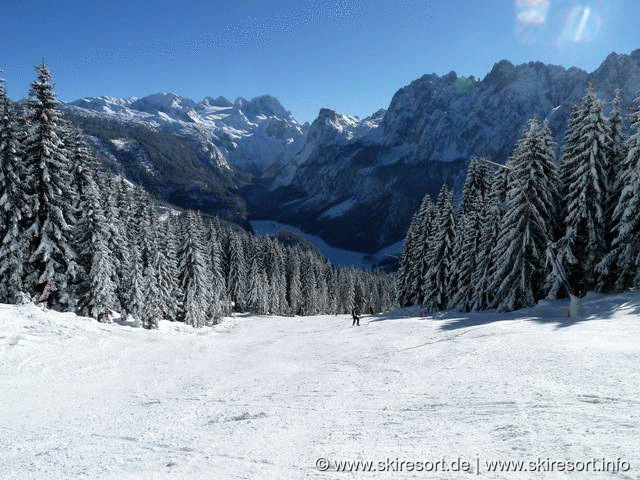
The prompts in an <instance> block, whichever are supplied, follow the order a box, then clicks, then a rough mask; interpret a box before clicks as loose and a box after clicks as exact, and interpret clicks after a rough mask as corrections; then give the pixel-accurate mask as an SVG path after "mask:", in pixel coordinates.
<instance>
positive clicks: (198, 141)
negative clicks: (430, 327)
mask: <svg viewBox="0 0 640 480" xmlns="http://www.w3.org/2000/svg"><path fill="white" fill-rule="evenodd" d="M589 84H591V85H593V87H594V89H595V91H596V93H597V94H598V96H599V97H600V98H602V99H603V100H605V102H609V101H611V99H612V98H613V97H614V95H615V91H616V89H620V90H621V91H622V98H623V111H624V112H625V113H627V112H628V111H629V107H630V105H631V102H632V100H633V99H634V98H635V97H636V96H637V93H638V91H640V50H636V51H634V52H632V53H630V54H611V55H609V56H608V57H607V58H606V59H605V60H604V61H603V63H602V65H601V66H600V67H599V68H598V69H597V70H596V71H595V72H593V73H587V72H585V71H583V70H580V69H578V68H569V69H566V68H564V67H561V66H555V65H545V64H543V63H541V62H529V63H526V64H522V65H513V64H512V63H511V62H509V61H506V60H502V61H500V62H498V63H496V64H495V66H494V67H493V69H492V70H491V71H490V72H489V74H487V75H486V76H485V77H484V78H483V79H476V78H474V77H464V76H459V75H457V74H456V73H455V72H450V73H449V74H447V75H443V76H439V75H436V74H429V75H424V76H422V77H421V78H419V79H416V80H415V81H413V82H411V83H410V84H409V85H407V86H405V87H403V88H401V89H399V90H398V91H397V92H396V94H395V95H394V96H393V98H392V100H391V102H390V105H389V106H388V108H387V110H380V111H378V112H376V113H375V114H373V115H372V116H370V117H367V118H365V119H358V118H357V117H354V116H351V115H347V114H341V113H338V112H335V111H333V110H330V109H326V108H323V109H321V110H320V112H319V115H318V117H317V118H316V119H315V120H314V122H312V124H311V125H308V124H304V125H301V124H300V123H298V122H297V121H296V120H295V119H294V118H293V116H292V115H291V114H290V113H289V112H288V111H287V110H286V109H285V108H284V107H283V106H282V105H281V104H280V102H278V100H277V99H275V98H274V97H271V96H262V97H257V98H255V99H253V100H246V99H243V98H239V99H237V100H236V101H234V102H231V101H229V100H228V99H226V98H224V97H219V98H216V99H214V98H211V97H207V98H205V99H203V100H202V101H200V102H194V101H192V100H188V99H184V98H182V97H179V96H177V95H175V94H168V93H164V94H155V95H150V96H148V97H144V98H141V99H140V98H131V99H114V98H111V97H100V98H97V99H83V100H79V101H76V102H73V103H72V104H70V105H66V106H65V107H64V108H65V111H66V112H67V114H68V116H69V117H70V118H71V119H72V120H74V121H77V123H79V124H80V126H82V127H83V128H84V129H85V132H86V133H88V134H89V135H91V136H93V137H94V139H96V141H94V144H97V145H98V146H99V147H101V148H102V149H103V150H104V151H105V152H106V154H107V156H109V155H111V156H112V157H113V158H115V159H116V160H117V161H120V162H121V163H122V160H123V157H124V162H125V163H126V168H125V169H124V170H125V173H127V175H128V176H130V177H131V176H132V175H130V174H129V173H128V172H129V171H134V173H135V175H133V176H134V177H135V176H136V175H137V176H138V177H141V178H143V179H144V180H145V181H146V182H147V183H153V184H154V185H157V187H156V189H157V191H159V192H164V191H167V190H171V185H172V184H173V182H175V176H173V177H172V176H171V175H167V174H165V173H164V170H165V167H164V166H162V165H161V166H158V165H157V163H158V162H157V161H156V160H155V159H154V157H156V156H162V157H166V158H165V159H164V160H165V163H171V164H172V168H173V169H175V170H176V171H179V170H180V167H181V165H183V164H185V163H187V164H188V163H189V162H188V161H185V160H183V158H179V157H178V156H177V155H176V152H175V151H174V150H175V148H174V145H168V143H169V142H171V141H173V142H176V143H180V144H181V145H183V146H186V147H187V148H188V150H189V154H190V156H191V157H194V161H198V162H200V163H202V165H203V166H204V168H205V169H204V171H205V178H200V179H199V180H202V181H204V182H205V183H214V184H216V185H222V187H220V188H218V189H209V190H208V193H207V194H208V195H214V196H215V195H218V196H219V195H222V198H233V199H234V202H233V204H234V205H235V206H230V207H229V208H228V209H227V210H228V211H231V210H233V209H234V208H237V205H241V208H240V210H241V211H240V212H239V213H237V214H236V215H235V216H236V217H240V218H243V219H244V218H247V216H248V217H251V218H253V219H271V220H276V221H279V222H281V223H286V224H292V225H296V226H298V227H300V228H302V229H303V230H305V231H307V232H309V233H311V234H316V235H319V236H321V237H322V238H323V239H324V240H326V241H328V242H329V243H330V244H332V245H335V246H339V247H342V248H346V249H350V250H359V251H367V252H370V253H371V252H375V251H377V250H379V249H380V248H382V247H384V246H386V245H390V244H393V243H395V242H397V241H399V240H400V239H402V238H403V235H404V232H405V231H406V228H407V226H408V223H409V219H410V217H411V215H412V214H413V212H415V211H416V210H417V208H418V205H419V202H420V200H421V199H422V197H423V196H424V195H425V194H426V193H429V194H431V195H432V196H435V194H436V193H437V191H438V190H439V188H440V186H441V184H442V183H443V182H446V183H448V184H449V185H451V186H452V187H453V188H454V189H455V190H458V191H459V189H460V187H461V185H462V180H463V178H464V172H465V168H466V165H467V162H468V160H469V158H470V157H471V156H474V155H483V156H488V157H489V158H491V159H492V160H493V161H496V162H504V161H505V160H506V159H507V158H508V157H509V155H510V154H511V153H512V151H513V148H514V145H515V143H516V141H517V139H518V137H519V135H520V133H521V129H522V128H523V126H524V125H525V123H526V121H527V120H529V119H530V118H531V117H533V116H536V115H537V116H538V117H539V118H542V119H547V120H548V121H549V124H550V126H551V129H552V132H553V134H554V139H555V141H556V144H557V146H558V153H559V147H560V146H561V144H562V140H563V137H564V132H565V129H566V125H567V120H568V118H569V113H570V111H571V108H572V106H573V105H574V104H575V103H576V102H577V101H578V100H579V99H580V98H581V96H582V94H583V93H584V90H585V88H586V86H587V85H589ZM106 125H108V127H106ZM131 125H136V126H137V128H138V130H139V131H138V132H137V133H136V135H135V140H136V141H135V143H130V144H128V148H129V149H130V150H135V152H136V155H135V156H132V155H128V156H127V152H123V151H121V150H119V151H117V150H116V149H115V148H114V145H113V143H112V142H111V141H108V142H106V144H105V142H104V141H100V140H101V139H102V140H104V139H105V138H107V139H108V140H113V139H116V140H123V139H126V138H127V137H128V136H129V135H130V134H131ZM114 129H116V130H118V129H121V130H123V131H122V132H121V134H118V135H117V136H113V133H112V130H114ZM140 129H144V131H140ZM158 136H161V137H163V138H161V139H158V138H157V137H158ZM183 156H184V155H183ZM132 157H135V158H132ZM143 159H144V160H145V161H144V162H143V161H142V160H143ZM141 165H146V166H147V167H149V166H151V169H149V168H142V167H141ZM206 169H209V171H207V170H206ZM149 171H152V172H155V173H154V175H155V176H154V177H153V178H152V179H150V178H149V176H150V175H151V174H150V173H148V172H149ZM209 175H211V176H213V177H214V178H213V179H211V180H209V179H207V178H206V177H207V176H209ZM165 177H166V178H165ZM134 179H135V180H138V179H137V178H134ZM143 183H144V182H143ZM211 190H213V191H211ZM221 192H222V193H221ZM164 196H165V197H169V199H171V198H173V197H172V196H171V195H164ZM189 196H190V195H189V193H188V192H184V193H181V194H180V195H179V197H180V199H181V201H182V202H183V204H182V206H184V205H189V202H191V200H190V198H189ZM225 196H226V197H225ZM207 201H208V202H209V203H213V204H215V203H216V202H211V201H209V200H207ZM196 205H197V203H196Z"/></svg>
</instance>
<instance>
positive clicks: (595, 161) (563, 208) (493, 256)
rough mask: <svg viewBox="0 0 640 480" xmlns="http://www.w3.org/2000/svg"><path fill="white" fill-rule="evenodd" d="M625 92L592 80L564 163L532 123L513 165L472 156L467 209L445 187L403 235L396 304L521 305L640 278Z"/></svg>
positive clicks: (636, 140) (638, 131)
mask: <svg viewBox="0 0 640 480" xmlns="http://www.w3.org/2000/svg"><path fill="white" fill-rule="evenodd" d="M620 103H621V102H620V96H619V95H617V96H616V99H615V100H614V102H613V105H612V106H611V107H610V108H609V113H608V115H607V114H606V113H605V105H604V104H603V102H602V101H601V100H600V99H599V98H598V97H597V95H596V94H595V93H594V91H593V90H592V89H591V88H589V89H588V90H587V92H586V93H585V95H584V97H583V98H582V100H581V101H580V102H579V103H578V104H577V105H575V106H574V108H573V110H572V114H571V117H570V121H569V125H568V130H567V134H566V137H565V140H564V145H563V149H562V155H561V158H560V161H559V162H558V161H557V159H556V153H555V152H556V146H555V145H554V142H553V139H552V135H551V131H550V129H549V126H548V124H547V122H546V121H541V120H539V119H538V118H533V119H531V120H530V121H529V122H528V123H527V125H526V126H525V128H524V129H523V131H522V135H521V138H520V140H519V141H518V143H517V145H516V146H515V148H514V151H513V154H512V155H511V157H510V159H509V160H508V162H507V163H506V164H505V165H496V164H494V163H493V162H491V161H490V160H488V159H486V158H473V159H471V160H470V162H469V166H468V171H467V177H466V181H465V184H464V189H463V192H462V198H461V201H460V205H459V207H457V208H456V205H455V201H454V194H453V192H451V191H450V190H449V189H448V188H447V187H446V186H443V187H442V190H441V191H440V193H439V195H438V197H437V199H436V200H435V202H434V201H433V200H432V199H431V198H430V197H428V196H427V197H425V198H424V200H423V202H422V205H421V207H420V209H419V211H418V212H417V213H416V214H415V215H414V217H413V220H412V223H411V225H410V228H409V230H408V232H407V236H406V243H405V250H404V254H403V258H402V263H401V268H400V273H399V301H400V303H401V304H402V305H413V304H421V305H423V307H424V309H425V310H426V311H435V310H442V309H458V310H463V311H471V310H483V309H488V308H498V309H500V310H515V309H519V308H523V307H527V306H532V305H534V304H535V303H536V302H537V301H539V300H540V299H543V298H556V297H559V296H566V295H570V296H571V297H572V298H581V297H582V296H584V294H585V293H586V292H587V291H589V290H595V291H600V292H607V291H620V290H625V289H629V288H632V287H638V286H640V209H639V207H640V205H639V203H638V202H640V99H638V100H636V103H637V105H638V110H637V111H636V112H635V113H634V114H633V115H632V125H631V135H630V136H627V135H626V132H627V131H628V130H629V129H628V128H626V127H625V121H624V120H625V118H624V115H623V114H622V112H621V108H620Z"/></svg>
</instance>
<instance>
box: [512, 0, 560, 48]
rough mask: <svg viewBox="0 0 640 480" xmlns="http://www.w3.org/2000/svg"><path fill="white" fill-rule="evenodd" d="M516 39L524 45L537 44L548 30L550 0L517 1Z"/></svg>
mask: <svg viewBox="0 0 640 480" xmlns="http://www.w3.org/2000/svg"><path fill="white" fill-rule="evenodd" d="M514 5H515V13H516V37H517V38H518V40H519V41H520V42H522V43H537V42H538V41H540V40H541V38H542V37H543V36H544V32H545V31H546V30H547V26H546V23H547V15H548V13H549V8H550V6H551V1H550V0H515V3H514Z"/></svg>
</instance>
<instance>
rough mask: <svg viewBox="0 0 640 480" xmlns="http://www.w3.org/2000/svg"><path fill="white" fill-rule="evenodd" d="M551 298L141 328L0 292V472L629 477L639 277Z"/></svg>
mask: <svg viewBox="0 0 640 480" xmlns="http://www.w3.org/2000/svg"><path fill="white" fill-rule="evenodd" d="M566 309H567V302H564V301H557V302H552V303H549V304H546V303H545V304H544V305H539V306H538V307H536V308H534V309H531V310H527V311H520V312H515V313H512V314H497V313H495V312H487V313H482V314H472V315H466V314H445V315H441V316H438V317H436V318H431V317H428V318H425V317H420V316H419V315H418V311H417V310H416V309H413V310H403V311H400V312H396V313H395V314H390V315H385V316H376V317H371V316H364V317H363V318H362V326H361V327H359V328H357V327H351V319H350V318H349V317H348V316H344V315H343V316H318V317H307V318H300V317H298V318H280V317H257V316H238V317H233V318H227V319H225V320H224V321H223V323H222V324H220V325H218V326H217V327H215V328H213V329H200V330H192V329H191V328H185V327H184V326H183V325H179V324H175V323H171V322H162V323H161V328H160V330H159V331H144V330H141V329H138V328H133V327H130V326H122V325H117V324H113V325H101V324H99V323H97V322H95V321H93V320H90V319H86V318H80V317H76V316H74V315H72V314H59V313H55V312H47V313H43V312H42V311H40V310H39V309H37V308H36V307H35V306H21V307H16V306H8V305H1V306H0V478H1V479H3V480H5V479H19V480H22V479H56V480H59V479H78V478H87V479H145V480H147V479H181V480H183V479H208V480H210V479H214V480H216V479H221V480H227V479H260V480H262V479H291V480H300V479H307V478H310V479H349V478H366V479H369V478H393V479H396V478H431V479H465V478H472V477H473V478H475V477H478V478H486V479H498V478H499V479H538V478H552V479H556V478H560V479H562V478H571V479H575V478H580V479H583V478H584V479H599V478H616V479H637V478H640V431H639V427H640V368H639V366H640V318H639V310H640V294H628V295H617V296H594V295H591V296H589V297H587V299H586V301H585V304H584V312H585V317H586V318H585V319H584V320H583V321H580V322H568V321H567V320H568V319H567V318H566V317H565V314H566ZM603 458H604V459H605V460H606V461H609V462H612V463H611V464H610V468H612V465H615V464H616V462H617V465H618V466H621V467H622V468H625V469H626V470H627V471H625V472H622V471H620V472H617V473H603V472H594V471H593V470H594V468H602V459H603ZM319 459H326V462H328V463H324V462H325V460H319ZM458 459H460V460H458ZM594 459H595V460H594ZM443 460H444V467H446V468H451V466H452V465H453V467H454V468H455V469H457V470H460V469H461V467H467V468H466V470H468V471H467V472H459V471H451V470H450V471H446V472H443V471H442V467H443V464H442V461H443ZM498 460H502V461H524V462H526V464H525V468H531V467H532V466H533V467H535V469H536V470H540V469H542V468H544V467H545V465H546V467H548V468H551V466H552V464H551V463H550V462H567V465H565V469H566V468H568V465H569V462H576V463H575V464H573V465H574V469H577V468H579V467H582V469H583V471H582V472H576V471H572V472H567V471H564V472H562V471H557V468H559V467H558V463H556V464H554V467H553V468H554V471H543V472H539V471H535V472H534V471H527V472H509V473H507V472H503V473H495V472H493V473H492V472H489V471H488V466H487V462H490V461H498ZM342 461H363V462H373V463H372V464H369V467H373V468H375V469H377V471H375V472H373V471H372V472H355V471H352V472H340V471H338V470H339V469H340V468H341V467H340V466H339V465H338V466H336V462H342ZM402 462H404V463H402ZM407 462H414V464H409V463H407ZM436 462H439V463H436ZM456 462H457V463H456ZM462 462H469V465H468V466H467V465H466V464H463V463H462ZM530 462H531V463H532V464H530ZM545 462H547V463H546V464H545ZM579 462H583V463H579ZM586 462H589V464H588V467H586V466H585V464H586ZM316 465H318V466H319V467H320V468H325V467H326V468H328V470H327V471H320V470H319V469H318V468H317V467H316ZM363 465H364V464H358V465H357V466H358V468H360V469H361V468H362V467H363ZM478 465H479V466H480V470H479V471H478V470H477V467H478ZM411 466H413V470H414V471H408V470H411ZM351 467H352V469H354V467H355V465H351ZM394 468H395V471H394ZM435 468H437V469H438V471H435V470H434V469H435ZM585 468H588V469H589V471H588V472H587V471H585V470H584V469H585ZM416 469H419V471H416ZM426 469H429V470H430V471H425V470H426ZM382 470H384V471H382ZM399 470H402V471H399ZM478 473H479V475H477V474H478Z"/></svg>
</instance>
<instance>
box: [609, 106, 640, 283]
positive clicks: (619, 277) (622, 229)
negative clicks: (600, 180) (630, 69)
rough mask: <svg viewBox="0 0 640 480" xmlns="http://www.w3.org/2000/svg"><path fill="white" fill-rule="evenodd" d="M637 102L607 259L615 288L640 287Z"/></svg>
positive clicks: (639, 111) (639, 110) (639, 129)
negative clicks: (613, 276)
mask: <svg viewBox="0 0 640 480" xmlns="http://www.w3.org/2000/svg"><path fill="white" fill-rule="evenodd" d="M635 103H636V110H635V112H634V115H633V124H632V129H633V132H632V134H631V136H630V137H629V139H628V140H627V143H626V146H625V147H626V151H627V156H626V158H625V160H624V162H623V168H622V169H621V172H620V177H619V182H618V185H619V188H621V189H622V190H621V192H620V197H619V199H618V202H617V205H616V208H615V210H614V214H613V237H614V238H613V242H612V243H613V245H612V247H613V248H612V250H611V252H610V253H609V254H608V255H607V257H606V259H605V262H604V263H605V264H607V266H608V268H610V269H611V270H613V271H615V273H616V279H615V284H614V285H612V286H611V287H612V288H615V289H618V290H622V289H626V288H630V287H638V286H640V275H639V274H638V272H640V269H639V267H640V214H639V212H640V97H639V98H637V99H636V100H635Z"/></svg>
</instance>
